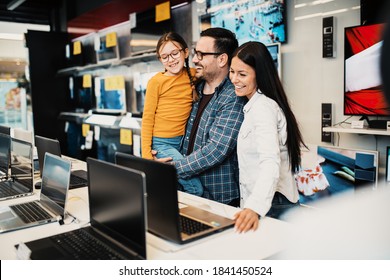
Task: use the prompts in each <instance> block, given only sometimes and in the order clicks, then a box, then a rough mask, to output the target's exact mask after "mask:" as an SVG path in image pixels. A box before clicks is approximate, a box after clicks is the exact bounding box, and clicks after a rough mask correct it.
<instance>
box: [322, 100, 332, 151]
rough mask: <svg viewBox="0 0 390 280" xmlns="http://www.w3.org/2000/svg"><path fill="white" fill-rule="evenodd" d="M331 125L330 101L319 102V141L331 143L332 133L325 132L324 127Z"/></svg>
mask: <svg viewBox="0 0 390 280" xmlns="http://www.w3.org/2000/svg"><path fill="white" fill-rule="evenodd" d="M329 126H332V103H322V104H321V141H322V142H328V143H333V133H332V132H325V131H324V130H323V128H324V127H329Z"/></svg>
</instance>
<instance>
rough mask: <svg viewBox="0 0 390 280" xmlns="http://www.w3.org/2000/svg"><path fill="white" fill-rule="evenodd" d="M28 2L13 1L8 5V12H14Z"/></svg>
mask: <svg viewBox="0 0 390 280" xmlns="http://www.w3.org/2000/svg"><path fill="white" fill-rule="evenodd" d="M24 2H26V0H13V1H11V2H10V3H8V4H7V10H9V11H13V10H15V9H16V8H17V7H19V6H20V5H22V4H23V3H24Z"/></svg>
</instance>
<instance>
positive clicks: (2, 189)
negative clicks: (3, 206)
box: [0, 134, 34, 201]
mask: <svg viewBox="0 0 390 280" xmlns="http://www.w3.org/2000/svg"><path fill="white" fill-rule="evenodd" d="M0 142H1V143H2V144H1V145H2V146H1V148H0V150H1V151H0V165H1V167H0V168H1V170H2V171H3V172H4V173H5V174H6V175H5V176H4V177H3V180H2V181H1V182H0V201H1V200H8V199H14V198H18V197H22V196H27V195H32V194H33V192H34V165H33V148H32V144H31V143H29V142H25V141H23V140H18V139H14V138H9V136H8V135H4V134H0ZM5 145H10V147H7V146H5ZM8 151H9V152H8ZM7 152H8V153H7ZM8 167H9V168H8ZM8 169H9V170H8ZM8 173H9V174H8Z"/></svg>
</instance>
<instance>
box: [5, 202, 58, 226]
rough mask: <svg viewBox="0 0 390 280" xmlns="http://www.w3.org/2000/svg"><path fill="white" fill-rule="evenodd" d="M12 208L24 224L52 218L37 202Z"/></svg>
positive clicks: (12, 206)
mask: <svg viewBox="0 0 390 280" xmlns="http://www.w3.org/2000/svg"><path fill="white" fill-rule="evenodd" d="M10 207H11V209H12V210H13V211H14V212H15V213H16V214H17V215H18V216H19V217H20V218H21V219H22V220H23V222H25V223H27V224H29V223H33V222H36V221H42V220H46V219H50V218H51V217H52V216H51V215H49V213H47V212H46V211H45V210H44V209H42V207H40V206H39V205H38V204H36V203H35V202H27V203H23V204H16V205H11V206H10Z"/></svg>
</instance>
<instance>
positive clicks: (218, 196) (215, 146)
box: [175, 77, 246, 203]
mask: <svg viewBox="0 0 390 280" xmlns="http://www.w3.org/2000/svg"><path fill="white" fill-rule="evenodd" d="M203 87H204V82H203V83H201V84H200V85H199V87H198V91H199V92H200V94H201V95H202V90H203ZM245 103H246V98H244V97H237V96H236V94H235V92H234V86H233V85H232V83H231V82H230V80H229V79H228V78H227V77H226V78H225V80H224V81H223V82H222V83H221V84H220V85H219V86H218V87H217V88H216V89H215V93H214V96H213V97H212V98H211V100H210V102H209V104H208V105H207V106H206V108H205V109H204V111H203V114H202V116H201V119H200V122H199V126H198V130H197V132H196V136H195V141H194V148H193V152H192V153H191V154H190V155H188V156H185V157H184V158H183V159H181V160H179V161H176V162H175V166H176V168H177V173H178V176H179V178H184V179H186V178H190V177H192V176H199V178H200V180H201V182H202V185H203V187H204V193H203V197H205V198H208V199H212V200H215V201H218V202H222V203H229V202H230V201H232V200H233V199H237V198H239V195H240V191H239V179H238V163H237V152H236V145H237V136H238V132H239V129H240V126H241V123H242V121H243V119H244V113H243V107H244V105H245ZM198 105H199V104H198V103H195V104H194V106H193V108H192V111H191V115H190V117H189V119H188V123H187V128H186V134H185V137H184V139H183V143H182V151H181V152H182V154H184V155H186V154H187V150H188V143H189V136H190V133H191V129H192V126H193V124H194V120H195V116H196V113H197V111H198Z"/></svg>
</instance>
